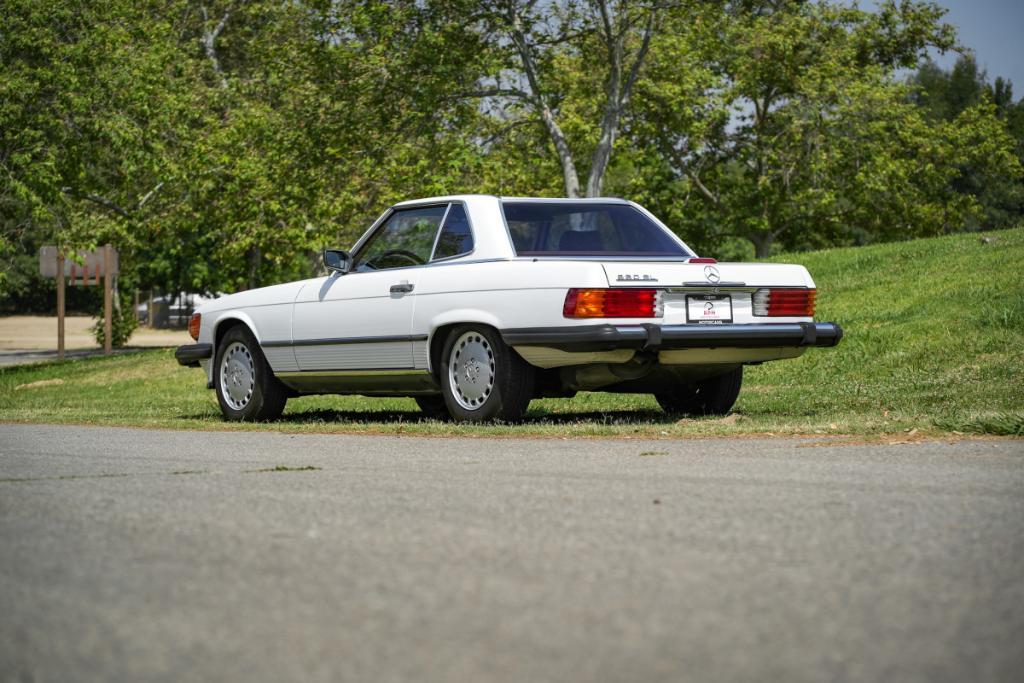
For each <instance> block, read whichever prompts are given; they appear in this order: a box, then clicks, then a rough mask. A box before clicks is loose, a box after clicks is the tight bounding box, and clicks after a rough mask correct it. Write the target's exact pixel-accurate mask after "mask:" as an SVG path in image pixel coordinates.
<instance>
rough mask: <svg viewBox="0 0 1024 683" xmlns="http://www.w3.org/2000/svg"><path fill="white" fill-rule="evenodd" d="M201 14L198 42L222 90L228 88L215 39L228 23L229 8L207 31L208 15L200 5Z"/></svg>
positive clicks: (204, 7)
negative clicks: (201, 21)
mask: <svg viewBox="0 0 1024 683" xmlns="http://www.w3.org/2000/svg"><path fill="white" fill-rule="evenodd" d="M199 9H200V10H201V11H202V13H203V24H204V27H203V37H202V38H200V42H202V44H203V51H204V52H206V57H207V58H208V59H209V60H210V63H211V64H212V65H213V71H214V73H216V74H217V76H218V77H219V78H220V87H221V88H222V89H224V90H227V88H228V79H227V76H225V75H224V69H222V68H221V66H220V59H218V57H217V38H218V37H219V36H220V34H221V32H222V31H223V30H224V26H225V25H226V24H227V23H228V17H229V16H231V8H230V7H229V8H228V9H226V10H224V16H222V17H221V18H220V21H218V22H217V25H216V26H214V27H213V28H212V29H207V28H206V26H205V25H206V24H208V23H209V21H210V15H209V13H208V12H207V11H206V5H201V6H200V8H199Z"/></svg>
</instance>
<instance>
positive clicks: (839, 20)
mask: <svg viewBox="0 0 1024 683" xmlns="http://www.w3.org/2000/svg"><path fill="white" fill-rule="evenodd" d="M941 16H942V10H940V9H939V8H937V7H936V6H935V5H932V4H930V3H917V2H900V3H896V2H886V3H883V4H882V5H881V6H880V7H879V11H878V12H877V13H872V12H866V11H863V10H860V9H857V8H856V7H847V6H844V5H839V4H835V5H833V4H825V3H772V2H760V3H756V2H755V3H734V4H733V3H730V4H728V5H719V6H715V7H709V8H707V11H706V12H705V13H704V14H703V15H702V16H701V18H700V21H699V25H700V26H702V27H703V32H702V34H700V35H697V36H695V37H694V39H693V40H691V41H689V43H688V45H687V47H689V48H690V49H692V48H693V47H694V46H696V48H697V49H698V50H699V51H700V55H696V56H695V55H691V54H681V55H679V56H678V60H679V61H680V62H682V63H696V64H697V65H701V64H703V65H704V68H705V69H706V70H707V72H708V73H711V74H714V75H715V79H713V80H712V81H711V82H710V83H708V84H706V85H701V84H699V83H698V84H697V87H695V88H693V89H690V90H687V91H682V92H672V91H667V92H664V93H663V92H662V89H661V87H660V84H658V83H650V84H648V83H646V82H642V83H641V85H640V88H641V89H642V90H643V91H644V93H645V95H649V96H648V97H647V98H646V99H645V101H647V102H650V103H652V106H651V107H650V109H648V110H646V111H637V112H635V113H634V122H633V124H632V126H631V131H632V134H633V140H631V142H632V143H633V144H634V145H635V146H636V147H637V148H638V149H647V150H655V151H656V154H657V157H656V158H655V159H649V160H646V161H645V162H644V163H645V165H646V166H647V167H648V168H651V169H652V170H653V172H654V173H656V175H657V177H659V178H660V179H661V180H660V185H657V184H653V183H650V184H648V185H647V189H646V190H643V188H641V195H643V196H644V198H645V199H647V198H649V199H650V201H651V203H652V204H653V205H654V206H656V207H657V208H658V209H659V210H660V211H661V212H662V213H664V214H666V215H670V216H672V218H673V220H674V225H676V226H677V229H680V231H681V232H683V233H686V234H687V235H690V236H693V237H695V238H696V239H695V240H694V241H696V242H697V243H698V244H714V243H718V242H720V241H721V239H722V238H724V237H729V236H732V237H737V238H741V239H744V240H747V241H749V242H750V243H751V244H752V245H753V247H754V251H755V254H756V255H757V256H759V257H763V256H767V255H768V254H769V253H770V252H771V250H772V248H773V246H774V245H777V244H781V245H783V246H784V247H787V248H808V247H815V246H824V245H828V244H836V243H839V244H843V243H863V242H867V241H873V240H879V239H894V238H900V237H909V236H914V235H923V234H934V233H936V232H941V231H949V230H958V229H961V228H962V226H963V224H964V221H965V220H966V218H967V217H968V216H969V215H970V214H971V213H972V212H974V211H976V209H977V205H976V203H974V202H972V201H970V200H969V198H965V197H964V196H962V195H960V194H958V193H956V192H954V191H952V189H951V187H950V185H951V182H952V179H953V178H954V177H955V175H956V173H957V169H958V167H959V166H960V165H961V164H965V163H978V164H982V165H983V166H984V169H985V173H986V174H987V175H988V176H990V177H991V176H993V175H998V174H1000V173H1005V174H1009V175H1014V174H1018V175H1019V173H1020V169H1019V166H1017V165H1016V164H1015V163H1014V162H1013V159H1012V158H1011V157H1010V155H1008V154H1006V151H1007V144H1008V139H1007V138H1006V136H1005V134H1003V133H1002V132H1001V131H1000V127H999V125H998V122H996V121H994V119H992V118H991V111H989V110H987V109H984V108H974V109H971V110H970V112H971V113H970V114H969V115H966V116H964V117H963V118H962V119H960V120H958V121H957V124H956V126H953V125H946V126H938V125H930V124H929V122H927V121H926V120H924V119H923V117H922V116H921V114H920V112H919V111H918V110H917V109H916V108H914V107H912V106H909V105H907V104H906V98H907V92H906V87H905V86H904V85H903V84H901V83H899V82H898V81H896V79H895V78H894V77H893V73H894V70H895V69H896V68H906V67H908V66H912V65H914V64H916V63H917V62H918V61H919V60H920V59H921V57H922V56H923V55H924V54H925V51H926V49H928V48H929V47H938V48H942V49H948V48H951V47H953V45H954V42H953V35H952V31H951V29H950V28H949V27H948V26H945V25H943V24H942V23H941ZM658 59H670V58H669V57H666V56H657V57H652V61H656V60H658ZM694 111H697V112H702V115H701V116H697V117H694V116H692V115H691V114H690V113H689V112H694ZM680 112H683V114H680ZM981 143H983V144H981ZM976 144H978V145H980V146H977V147H976V146H974V145H976ZM982 148H983V149H985V150H986V152H987V155H982V154H980V153H979V151H980V149H982ZM666 185H668V187H666ZM691 196H692V197H696V198H698V199H699V201H689V198H690V197H691ZM680 200H683V202H686V203H685V207H686V208H685V211H681V210H680V209H679V208H678V206H673V205H672V204H671V203H675V204H676V205H678V204H679V203H680ZM666 203H669V205H668V206H666Z"/></svg>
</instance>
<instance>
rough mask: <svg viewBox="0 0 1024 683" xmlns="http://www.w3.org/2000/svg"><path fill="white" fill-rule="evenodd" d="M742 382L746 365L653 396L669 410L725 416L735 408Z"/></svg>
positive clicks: (679, 412) (674, 412)
mask: <svg viewBox="0 0 1024 683" xmlns="http://www.w3.org/2000/svg"><path fill="white" fill-rule="evenodd" d="M742 384H743V366H742V365H741V366H740V367H738V368H736V369H735V370H732V371H731V372H727V373H725V374H724V375H719V376H718V377H711V378H710V379H702V380H700V381H698V382H691V383H690V384H685V385H683V386H680V387H679V388H677V389H673V390H672V391H666V392H660V393H657V394H655V395H654V398H656V399H657V400H658V403H659V404H660V405H661V407H662V409H663V410H664V411H665V412H666V413H671V414H678V415H725V414H727V413H728V412H729V411H730V410H732V407H733V404H735V403H736V398H737V397H738V396H739V395H740V385H742Z"/></svg>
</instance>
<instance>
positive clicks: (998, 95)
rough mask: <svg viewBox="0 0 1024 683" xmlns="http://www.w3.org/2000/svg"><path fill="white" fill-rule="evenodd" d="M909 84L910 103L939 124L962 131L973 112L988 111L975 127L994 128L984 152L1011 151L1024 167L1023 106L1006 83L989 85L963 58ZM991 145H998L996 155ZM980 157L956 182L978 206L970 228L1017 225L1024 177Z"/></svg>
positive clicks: (926, 68)
mask: <svg viewBox="0 0 1024 683" xmlns="http://www.w3.org/2000/svg"><path fill="white" fill-rule="evenodd" d="M910 84H911V86H912V88H913V89H912V90H911V92H910V100H911V101H912V102H914V103H915V104H917V105H918V106H919V107H921V108H922V109H923V110H924V111H925V112H926V114H927V116H928V118H929V119H930V120H931V121H933V122H937V124H938V125H942V124H943V123H946V122H952V123H953V125H954V126H956V127H959V126H960V125H961V121H962V120H963V119H964V118H965V117H966V116H968V113H969V112H977V111H985V112H986V116H985V117H983V118H982V119H980V120H976V121H974V122H972V124H973V125H975V126H979V125H985V126H988V127H989V128H990V129H991V130H989V131H986V132H987V133H988V134H989V135H991V136H992V137H991V140H988V141H986V143H987V144H986V145H985V146H986V147H987V150H986V151H985V153H990V152H993V151H994V152H995V153H996V154H998V155H1001V156H1005V155H1006V154H1007V152H1008V151H1010V152H1011V153H1013V154H1014V156H1015V157H1016V159H1017V161H1018V163H1024V101H1020V102H1017V103H1014V101H1013V86H1012V84H1011V83H1009V82H1008V81H1005V80H1003V79H1002V78H996V80H995V82H994V83H992V84H990V83H989V82H988V79H987V77H986V75H985V72H984V71H982V70H980V69H979V68H978V65H977V63H976V62H975V60H974V57H973V56H971V55H965V56H961V57H960V58H959V59H958V60H957V62H956V64H955V65H954V66H953V68H952V69H951V70H950V71H948V72H947V71H944V70H942V69H941V68H939V67H938V66H937V65H935V64H934V63H933V62H930V61H929V62H926V63H925V64H923V65H922V66H921V67H920V68H919V69H918V71H917V73H916V74H914V76H913V77H912V78H911V79H910ZM975 118H976V119H977V116H976V115H975ZM993 142H996V143H997V144H996V148H995V149H994V150H993V148H992V143H993ZM979 157H980V161H979V160H978V159H967V160H963V161H962V162H961V163H960V164H959V165H958V168H957V174H956V176H955V177H954V179H953V180H952V186H953V188H954V189H955V190H956V192H958V193H959V194H961V195H966V196H970V197H973V198H975V199H976V201H977V205H978V208H979V211H978V212H977V215H976V216H972V217H971V220H969V221H968V227H969V228H970V229H979V228H1005V227H1008V226H1013V225H1017V224H1018V223H1019V222H1020V221H1021V218H1022V217H1024V178H1022V177H1021V175H1020V174H1019V173H1009V174H1007V173H998V172H992V164H990V163H989V162H988V161H987V160H986V157H985V156H984V153H983V154H981V155H979ZM1010 163H1012V162H1010Z"/></svg>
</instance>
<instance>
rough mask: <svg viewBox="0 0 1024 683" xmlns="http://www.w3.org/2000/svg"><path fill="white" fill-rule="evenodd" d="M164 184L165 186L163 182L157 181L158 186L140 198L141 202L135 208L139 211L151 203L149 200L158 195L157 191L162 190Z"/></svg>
mask: <svg viewBox="0 0 1024 683" xmlns="http://www.w3.org/2000/svg"><path fill="white" fill-rule="evenodd" d="M163 186H164V184H163V182H159V183H157V184H156V186H155V187H154V188H153V189H152V190H150V191H149V192H147V193H146V194H145V195H144V196H143V197H142V199H140V200H139V203H138V204H136V205H135V210H136V211H138V210H139V209H141V208H142V207H144V206H145V205H146V204H147V203H149V200H150V199H152V198H153V197H154V196H155V195H156V193H157V192H159V191H160V188H162V187H163Z"/></svg>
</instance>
